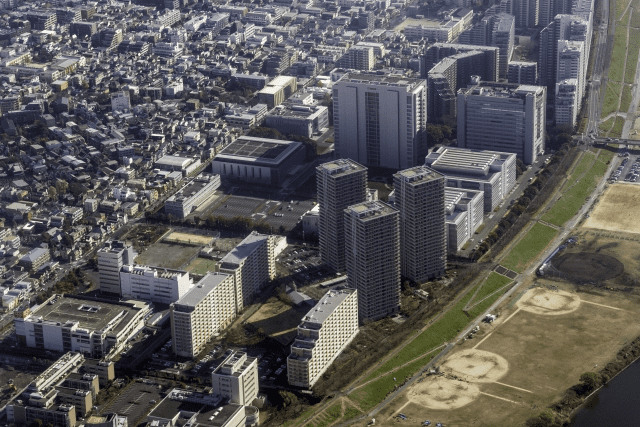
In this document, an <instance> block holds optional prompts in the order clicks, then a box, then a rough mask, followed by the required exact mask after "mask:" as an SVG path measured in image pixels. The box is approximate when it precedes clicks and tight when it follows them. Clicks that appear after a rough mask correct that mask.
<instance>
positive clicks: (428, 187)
mask: <svg viewBox="0 0 640 427" xmlns="http://www.w3.org/2000/svg"><path fill="white" fill-rule="evenodd" d="M444 184H445V178H444V175H442V174H441V173H439V172H436V171H435V170H433V169H430V168H428V167H426V166H416V167H413V168H411V169H406V170H403V171H400V172H398V173H396V174H395V175H393V187H394V194H395V207H396V208H397V209H398V210H399V211H400V254H401V256H400V259H401V262H402V275H403V276H405V277H408V278H409V279H411V280H413V281H415V282H418V283H421V282H425V281H427V280H429V279H432V278H434V277H441V276H442V275H444V272H445V269H446V267H447V249H446V236H445V227H444V221H445V209H444V208H445V205H444Z"/></svg>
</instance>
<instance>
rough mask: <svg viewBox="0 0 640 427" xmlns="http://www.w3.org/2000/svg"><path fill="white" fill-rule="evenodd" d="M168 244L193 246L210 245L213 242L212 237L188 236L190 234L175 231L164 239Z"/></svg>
mask: <svg viewBox="0 0 640 427" xmlns="http://www.w3.org/2000/svg"><path fill="white" fill-rule="evenodd" d="M164 240H165V241H167V242H180V243H188V244H192V245H203V246H204V245H208V244H209V243H211V241H212V240H213V237H211V236H202V235H199V234H188V233H180V232H178V231H174V232H173V233H171V234H169V235H168V236H167V237H165V238H164Z"/></svg>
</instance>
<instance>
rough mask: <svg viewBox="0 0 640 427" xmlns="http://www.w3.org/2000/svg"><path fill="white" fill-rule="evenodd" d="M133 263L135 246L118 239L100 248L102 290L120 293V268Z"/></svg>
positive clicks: (99, 265)
mask: <svg viewBox="0 0 640 427" xmlns="http://www.w3.org/2000/svg"><path fill="white" fill-rule="evenodd" d="M132 264H133V247H131V246H129V245H127V244H125V243H124V242H120V241H117V240H114V241H111V242H107V243H105V245H104V247H103V248H101V249H99V250H98V276H99V278H100V292H104V293H109V294H116V295H120V294H121V292H120V270H121V269H122V266H124V265H132Z"/></svg>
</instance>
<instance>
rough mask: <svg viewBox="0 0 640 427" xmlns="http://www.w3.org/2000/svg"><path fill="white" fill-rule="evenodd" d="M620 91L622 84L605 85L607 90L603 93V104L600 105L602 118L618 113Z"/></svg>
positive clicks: (610, 83) (609, 83) (611, 83)
mask: <svg viewBox="0 0 640 427" xmlns="http://www.w3.org/2000/svg"><path fill="white" fill-rule="evenodd" d="M621 91H622V84H620V83H615V82H608V83H607V90H606V91H605V94H604V102H603V104H602V117H607V116H608V115H609V114H611V113H615V112H616V111H618V104H619V103H620V92H621Z"/></svg>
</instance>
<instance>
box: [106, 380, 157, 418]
mask: <svg viewBox="0 0 640 427" xmlns="http://www.w3.org/2000/svg"><path fill="white" fill-rule="evenodd" d="M145 381H146V380H145ZM160 400H162V397H161V396H160V390H159V386H157V385H155V384H145V383H142V382H135V383H133V384H132V385H131V386H129V388H128V389H127V390H126V391H125V392H124V393H123V394H121V395H120V396H119V397H118V398H117V399H116V400H115V401H114V402H113V403H111V404H110V405H109V406H108V407H105V408H103V409H102V411H101V412H102V413H103V414H105V413H109V412H113V413H117V414H120V415H124V416H126V417H127V422H128V423H129V425H131V426H134V425H135V424H134V422H135V421H136V420H138V419H139V418H140V417H142V416H143V415H145V414H146V413H147V411H149V410H150V409H151V408H152V407H153V406H154V405H155V404H157V403H158V402H160Z"/></svg>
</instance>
